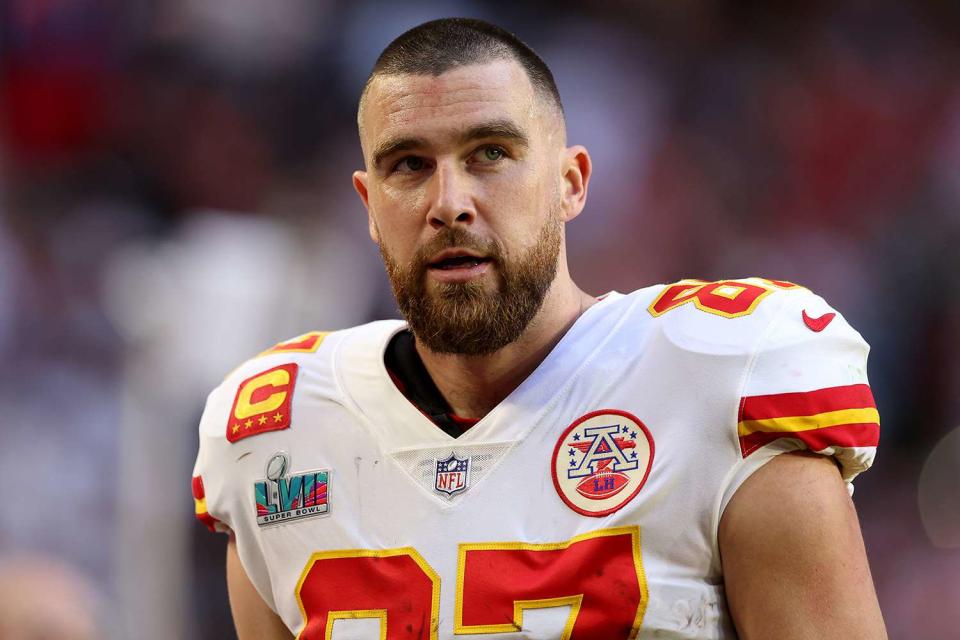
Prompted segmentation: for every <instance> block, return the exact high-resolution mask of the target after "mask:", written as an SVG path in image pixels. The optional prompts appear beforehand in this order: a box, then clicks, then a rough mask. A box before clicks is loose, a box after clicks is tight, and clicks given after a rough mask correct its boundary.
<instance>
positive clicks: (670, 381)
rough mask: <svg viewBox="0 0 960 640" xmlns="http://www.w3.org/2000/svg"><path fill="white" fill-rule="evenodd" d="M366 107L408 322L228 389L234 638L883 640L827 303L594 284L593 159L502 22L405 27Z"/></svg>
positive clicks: (375, 197)
mask: <svg viewBox="0 0 960 640" xmlns="http://www.w3.org/2000/svg"><path fill="white" fill-rule="evenodd" d="M358 123H359V129H360V142H361V146H362V149H363V156H364V160H365V165H366V166H365V169H364V170H361V171H357V172H356V173H354V175H353V184H354V187H355V188H356V191H357V192H358V194H359V195H360V198H361V200H362V201H363V203H364V205H365V206H366V209H367V212H368V214H369V229H370V235H371V237H372V238H373V241H374V242H375V243H376V244H377V246H378V247H379V250H380V253H381V255H382V257H383V261H384V264H385V265H386V270H387V273H388V275H389V278H390V281H391V283H392V286H393V291H394V294H395V296H396V299H397V302H398V305H399V307H400V310H401V311H402V313H403V316H404V318H405V320H406V321H405V322H401V321H385V322H375V323H372V324H369V325H364V326H361V327H356V328H352V329H347V330H343V331H336V332H332V333H321V332H315V333H310V334H306V335H304V336H299V337H298V338H295V339H293V340H290V341H287V342H285V343H281V344H279V345H277V346H275V347H274V348H272V349H270V350H268V351H266V352H265V353H263V354H261V355H260V356H259V357H256V358H254V359H252V360H250V361H249V362H247V363H246V364H244V365H243V366H241V367H240V369H238V370H237V371H236V372H234V373H233V374H231V375H230V376H229V377H228V378H227V379H226V381H224V382H223V384H222V385H221V386H220V387H219V388H217V389H216V390H215V391H214V392H213V393H212V394H211V395H210V398H209V400H208V402H207V408H206V411H205V413H204V416H203V419H202V422H201V425H200V451H199V455H198V457H197V463H196V469H195V474H194V475H195V477H194V481H193V488H194V496H195V498H196V506H197V514H198V517H199V518H200V519H201V520H202V521H204V522H205V523H206V524H207V525H208V526H210V527H211V528H212V529H215V530H219V531H223V532H227V533H229V535H230V538H229V543H228V545H227V578H228V584H229V590H230V600H231V605H232V608H233V613H234V619H235V622H236V626H237V630H238V633H239V636H240V638H241V639H242V640H248V639H251V640H252V639H257V640H262V639H272V638H290V637H293V636H296V637H297V638H302V639H304V640H315V639H330V638H332V639H333V640H346V639H348V638H349V639H355V638H381V639H388V640H397V639H401V638H431V639H447V640H449V639H453V638H465V637H476V636H479V637H482V638H490V639H491V640H494V639H497V638H504V639H510V638H514V639H517V638H540V639H556V638H563V639H570V640H617V639H621V638H622V639H625V640H626V639H631V638H638V637H639V638H654V637H656V638H678V639H679V638H697V639H705V638H733V637H738V636H739V637H743V638H779V639H781V640H783V639H787V640H792V639H801V638H811V639H813V638H816V639H817V640H823V639H826V638H843V639H847V638H862V639H875V638H883V637H885V631H884V624H883V621H882V617H881V614H880V611H879V608H878V605H877V598H876V594H875V592H874V587H873V584H872V579H871V576H870V570H869V567H868V564H867V559H866V554H865V551H864V546H863V541H862V538H861V534H860V528H859V525H858V522H857V516H856V512H855V510H854V507H853V503H852V501H851V498H850V492H851V484H850V483H851V481H852V480H853V479H854V477H855V476H856V475H857V474H859V473H860V472H862V471H863V470H865V469H867V468H868V467H869V466H870V464H871V462H872V460H873V456H874V451H875V448H876V445H877V441H878V435H879V419H878V416H877V411H876V407H875V405H874V402H873V398H872V395H871V393H870V389H869V386H868V385H867V378H866V356H867V345H866V344H865V343H864V341H863V339H862V338H861V337H860V335H859V334H858V333H857V332H856V331H855V330H854V329H852V328H851V327H850V326H849V325H848V324H847V323H846V321H845V320H844V319H843V318H842V317H841V316H840V315H839V314H838V313H837V312H836V311H835V310H833V309H832V308H830V307H829V306H828V305H827V304H826V303H825V302H824V301H823V300H822V299H821V298H819V297H818V296H816V295H815V294H813V293H811V292H810V291H808V290H807V289H805V288H803V287H801V286H798V285H795V284H792V283H789V282H783V281H776V280H766V279H761V278H745V279H732V280H723V281H718V282H705V281H702V280H684V281H681V282H678V283H675V284H672V285H667V286H664V285H657V286H652V287H648V288H644V289H640V290H638V291H635V292H633V293H630V294H626V295H624V294H620V293H610V294H607V295H605V296H603V297H601V298H599V299H598V298H595V297H594V296H591V295H589V294H587V293H585V292H584V291H582V290H581V289H580V288H578V287H577V285H576V284H575V283H574V281H573V280H572V278H571V275H570V273H569V271H568V269H567V261H566V251H565V225H566V223H567V222H569V221H571V220H572V219H573V218H575V217H576V216H577V215H578V214H579V213H580V212H581V211H582V209H583V207H584V204H585V202H586V197H587V187H588V184H589V180H590V176H591V171H592V167H591V162H590V156H589V154H588V152H587V150H586V149H585V148H584V147H582V146H579V145H573V146H568V145H567V141H566V135H565V126H564V115H563V109H562V107H561V103H560V98H559V95H558V93H557V88H556V86H555V84H554V80H553V78H552V75H551V73H550V71H549V69H548V68H547V66H546V65H545V64H544V63H543V61H542V60H541V59H540V58H539V57H537V55H536V54H535V53H534V52H533V51H532V50H530V49H529V48H528V47H527V46H526V45H524V44H523V43H522V42H520V41H519V40H518V39H516V38H515V37H514V36H513V35H511V34H509V33H507V32H505V31H504V30H502V29H500V28H498V27H496V26H493V25H490V24H487V23H484V22H480V21H476V20H467V19H445V20H438V21H433V22H429V23H426V24H423V25H421V26H419V27H416V28H414V29H412V30H410V31H408V32H407V33H405V34H403V35H401V36H400V37H399V38H397V40H395V41H394V42H393V43H391V44H390V45H389V46H388V47H387V48H386V50H385V51H384V52H383V53H382V54H381V56H380V58H379V59H378V61H377V63H376V65H375V67H374V69H373V71H372V73H371V75H370V77H369V80H368V81H367V84H366V87H365V89H364V91H363V95H362V97H361V99H360V108H359V115H358Z"/></svg>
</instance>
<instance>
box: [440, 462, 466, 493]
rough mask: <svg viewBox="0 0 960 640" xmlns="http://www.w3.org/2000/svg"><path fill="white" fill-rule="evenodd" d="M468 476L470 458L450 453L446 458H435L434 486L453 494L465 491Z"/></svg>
mask: <svg viewBox="0 0 960 640" xmlns="http://www.w3.org/2000/svg"><path fill="white" fill-rule="evenodd" d="M469 478H470V458H458V457H457V455H456V454H455V453H451V454H450V457H449V458H447V459H446V460H437V480H436V484H434V488H435V489H436V490H437V491H439V492H440V493H445V494H447V495H448V496H453V495H456V494H458V493H460V492H461V491H466V489H467V484H468V481H469Z"/></svg>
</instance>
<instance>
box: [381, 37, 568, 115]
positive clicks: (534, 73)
mask: <svg viewBox="0 0 960 640" xmlns="http://www.w3.org/2000/svg"><path fill="white" fill-rule="evenodd" d="M510 58H512V59H514V60H516V61H517V62H518V63H519V64H520V66H522V67H523V69H524V71H526V73H527V77H528V78H530V82H531V84H533V87H534V89H535V90H537V91H538V92H540V93H541V94H543V95H544V96H545V97H547V98H549V99H551V100H552V101H553V102H554V103H555V104H556V106H557V108H558V109H559V110H560V112H561V113H562V112H563V104H562V103H561V102H560V92H559V91H557V83H556V82H555V81H554V79H553V74H552V73H551V72H550V68H549V67H548V66H547V64H546V63H545V62H544V61H543V59H542V58H540V56H538V55H537V54H536V52H535V51H534V50H533V49H531V48H530V47H529V46H527V45H526V44H525V43H524V42H523V41H522V40H520V38H518V37H517V36H515V35H513V34H512V33H510V32H509V31H507V30H506V29H503V28H501V27H498V26H497V25H495V24H490V23H489V22H485V21H483V20H477V19H475V18H441V19H440V20H431V21H430V22H424V23H423V24H421V25H419V26H417V27H414V28H412V29H410V30H409V31H406V32H405V33H403V34H401V35H400V36H398V37H397V38H396V39H395V40H394V41H393V42H391V43H390V44H388V45H387V48H386V49H384V50H383V53H381V54H380V57H379V58H377V62H376V64H374V65H373V71H371V72H370V76H369V77H368V78H367V83H366V86H365V87H364V92H366V87H368V86H369V85H370V82H371V81H372V80H373V79H374V78H375V77H377V76H380V75H399V74H407V73H409V74H414V75H432V76H438V75H440V74H442V73H444V72H446V71H449V70H450V69H453V68H455V67H460V66H463V65H468V64H482V63H484V62H491V61H493V60H502V59H510Z"/></svg>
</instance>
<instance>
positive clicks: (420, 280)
mask: <svg viewBox="0 0 960 640" xmlns="http://www.w3.org/2000/svg"><path fill="white" fill-rule="evenodd" d="M561 228H562V223H561V222H560V221H559V219H558V218H557V217H555V216H551V217H550V220H549V221H548V222H547V223H546V224H545V225H544V226H543V229H542V230H541V231H540V236H539V237H538V238H537V242H536V244H535V245H534V246H533V247H531V248H530V249H529V250H527V251H526V252H525V253H524V254H523V255H522V256H520V257H519V258H518V259H516V260H511V259H509V258H507V257H505V256H504V253H503V250H502V247H501V246H500V245H499V244H498V243H497V242H496V241H495V240H481V239H480V238H477V237H476V236H474V235H472V234H471V233H470V232H468V231H466V230H464V229H463V228H461V227H456V228H453V229H450V228H446V229H444V230H442V231H441V232H440V233H439V234H438V235H437V236H436V237H435V238H434V239H433V240H431V241H430V242H429V243H427V244H426V245H424V246H423V247H421V248H420V249H419V250H418V251H417V254H416V255H415V256H414V258H413V260H412V262H411V263H410V264H409V265H408V266H400V265H399V264H397V262H396V261H395V260H394V259H393V258H392V257H391V256H390V254H388V253H387V251H386V250H385V249H384V248H383V243H382V242H381V243H380V255H381V256H382V257H383V263H384V265H385V266H386V268H387V276H388V277H389V278H390V286H391V287H392V288H393V294H394V296H395V297H396V299H397V306H399V307H400V312H401V313H402V314H403V317H404V318H406V320H407V323H408V324H409V325H410V330H411V331H413V335H414V336H416V338H417V340H418V341H419V342H421V343H422V344H423V345H424V346H426V347H427V348H428V349H430V350H431V351H434V352H436V353H456V354H461V355H468V356H480V355H488V354H491V353H494V352H496V351H499V350H500V349H502V348H503V347H505V346H507V345H508V344H510V343H512V342H514V341H515V340H517V339H518V338H519V337H520V336H521V335H522V334H523V332H524V330H525V329H526V328H527V326H528V325H529V324H530V321H531V320H533V318H534V316H536V315H537V312H538V311H539V310H540V307H541V305H542V304H543V299H544V297H545V296H546V295H547V291H548V290H549V289H550V285H551V284H552V283H553V280H554V277H556V273H557V260H558V258H559V255H560V240H561V238H560V230H561ZM453 247H458V248H461V249H470V250H472V251H476V252H478V253H480V254H481V255H483V256H486V257H487V258H489V260H490V264H491V266H493V267H495V268H496V275H497V276H498V279H499V286H498V287H497V288H496V290H494V291H486V290H485V289H484V285H483V282H482V278H481V279H479V280H477V281H472V282H465V283H448V282H442V283H434V284H435V286H434V290H433V291H432V292H431V291H429V290H428V288H427V271H428V269H429V266H428V261H429V260H430V257H431V256H434V255H436V254H437V253H438V252H440V251H442V250H444V249H449V248H453Z"/></svg>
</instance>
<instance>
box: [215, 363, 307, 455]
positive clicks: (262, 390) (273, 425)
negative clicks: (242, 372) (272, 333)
mask: <svg viewBox="0 0 960 640" xmlns="http://www.w3.org/2000/svg"><path fill="white" fill-rule="evenodd" d="M296 383H297V365H296V364H295V363H290V364H282V365H280V366H279V367H274V368H272V369H268V370H267V371H263V372H262V373H258V374H257V375H255V376H252V377H250V378H247V379H246V380H244V381H243V382H241V383H240V388H239V389H237V397H236V399H234V401H233V408H232V409H231V410H230V418H229V419H228V421H227V440H229V441H230V442H236V441H237V440H242V439H243V438H248V437H250V436H255V435H257V434H260V433H265V432H267V431H280V430H282V429H287V428H289V427H290V408H291V406H292V405H293V387H294V385H295V384H296Z"/></svg>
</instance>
